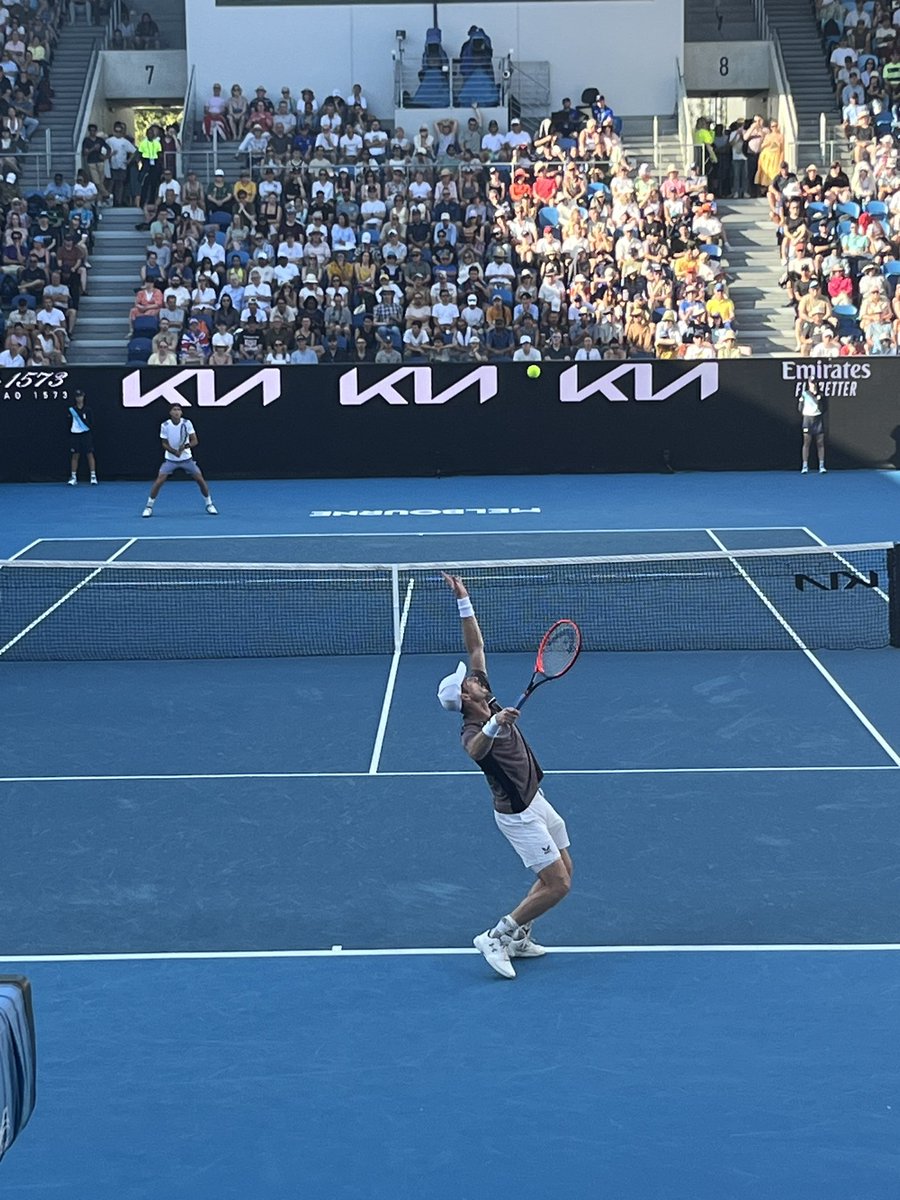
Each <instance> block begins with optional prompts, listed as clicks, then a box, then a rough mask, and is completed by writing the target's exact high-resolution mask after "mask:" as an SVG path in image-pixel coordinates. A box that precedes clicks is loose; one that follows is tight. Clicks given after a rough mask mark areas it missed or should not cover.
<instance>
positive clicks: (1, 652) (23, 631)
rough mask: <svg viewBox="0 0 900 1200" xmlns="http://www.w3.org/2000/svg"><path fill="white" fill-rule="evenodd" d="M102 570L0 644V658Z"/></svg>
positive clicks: (131, 540)
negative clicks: (3, 644)
mask: <svg viewBox="0 0 900 1200" xmlns="http://www.w3.org/2000/svg"><path fill="white" fill-rule="evenodd" d="M136 541H137V538H129V539H128V541H127V542H126V543H125V545H124V546H120V547H119V549H118V550H116V552H115V553H114V554H111V555H110V556H109V558H108V559H107V560H106V562H108V563H111V562H115V561H116V559H117V558H118V557H119V555H120V554H124V553H125V551H126V550H127V549H128V547H129V546H132V545H134V543H135V542H136ZM102 570H103V567H97V568H96V569H95V570H93V571H91V573H90V575H88V576H87V577H86V578H85V579H82V581H81V583H76V584H75V586H74V587H73V588H69V590H68V591H67V592H66V594H65V595H64V596H60V598H59V599H58V600H57V601H56V602H55V603H53V604H51V605H50V607H49V608H47V609H45V610H44V611H43V612H42V613H41V615H40V616H39V617H35V619H34V620H33V621H32V622H31V624H30V625H26V626H25V628H24V629H20V630H19V632H18V633H17V634H16V636H15V637H14V638H12V639H11V640H10V641H8V642H7V643H6V645H5V646H0V658H2V657H3V655H4V654H5V653H6V652H7V650H11V649H12V648H13V646H15V645H16V643H17V642H20V641H21V640H22V638H23V637H25V636H26V634H29V633H31V631H32V629H35V628H36V627H37V626H38V625H40V623H41V622H42V621H46V619H47V618H48V617H49V616H50V615H51V614H52V613H55V612H56V610H57V609H58V608H60V607H61V606H62V605H63V604H65V602H66V601H67V600H70V599H71V598H72V597H73V596H74V595H75V593H76V592H80V591H81V589H82V588H83V587H84V586H85V584H88V583H90V582H91V580H92V579H94V578H95V577H96V576H97V575H99V574H100V572H101V571H102Z"/></svg>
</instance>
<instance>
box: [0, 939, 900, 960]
mask: <svg viewBox="0 0 900 1200" xmlns="http://www.w3.org/2000/svg"><path fill="white" fill-rule="evenodd" d="M898 950H900V943H898V942H797V943H780V942H776V943H773V944H767V945H762V944H761V945H750V946H739V945H734V946H731V945H721V946H553V947H551V948H550V949H549V953H550V954H846V953H857V954H859V953H873V952H876V953H877V952H892V953H895V952H896V951H898ZM458 954H471V955H474V954H478V951H477V950H476V949H475V948H474V947H472V946H428V947H425V946H414V947H406V948H392V949H389V950H365V949H353V948H348V947H347V946H332V947H331V949H330V950H172V951H165V950H162V951H151V952H146V953H142V952H135V953H133V954H127V953H125V954H17V955H13V956H11V957H7V956H5V955H3V954H0V963H88V962H96V963H99V962H206V961H209V960H221V959H232V960H237V961H240V960H241V959H260V958H426V957H435V956H441V957H447V956H450V955H458Z"/></svg>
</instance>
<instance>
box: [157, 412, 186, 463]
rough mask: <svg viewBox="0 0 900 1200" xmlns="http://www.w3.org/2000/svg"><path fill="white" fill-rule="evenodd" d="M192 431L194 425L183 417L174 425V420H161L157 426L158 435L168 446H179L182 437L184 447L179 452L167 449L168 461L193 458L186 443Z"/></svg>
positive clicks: (181, 460)
mask: <svg viewBox="0 0 900 1200" xmlns="http://www.w3.org/2000/svg"><path fill="white" fill-rule="evenodd" d="M193 432H194V426H193V425H192V424H191V423H190V421H188V420H187V419H186V418H185V417H182V418H181V420H180V421H179V422H178V424H177V425H176V424H175V422H174V421H163V423H162V425H161V426H160V427H159V436H160V437H161V438H162V440H163V441H164V442H165V443H166V445H168V446H180V445H181V439H182V438H184V449H183V450H182V451H181V453H180V454H179V453H177V452H176V451H175V450H167V451H166V458H167V459H168V460H169V462H184V460H185V459H188V458H193V457H194V456H193V454H192V453H191V448H190V446H189V445H188V442H189V440H190V437H191V435H192V434H193Z"/></svg>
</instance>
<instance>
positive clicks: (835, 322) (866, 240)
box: [767, 0, 900, 358]
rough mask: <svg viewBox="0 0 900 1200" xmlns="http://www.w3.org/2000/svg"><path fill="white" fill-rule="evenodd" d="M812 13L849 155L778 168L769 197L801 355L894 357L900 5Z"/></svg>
mask: <svg viewBox="0 0 900 1200" xmlns="http://www.w3.org/2000/svg"><path fill="white" fill-rule="evenodd" d="M816 10H817V17H818V21H819V27H820V30H821V35H822V44H823V48H824V52H825V54H826V56H827V58H828V61H829V63H830V67H831V72H832V79H833V83H834V89H835V99H836V103H837V105H838V107H839V108H840V110H841V120H840V125H839V129H838V131H837V136H838V138H839V140H840V141H841V142H843V144H844V145H845V146H846V151H845V153H843V154H840V153H836V154H834V155H833V158H832V161H831V162H830V163H829V164H828V165H827V166H824V165H820V164H818V163H815V162H810V163H809V164H808V165H806V166H805V167H798V170H797V171H794V170H792V169H791V167H790V166H789V165H788V164H787V163H782V164H781V166H780V169H779V170H778V172H777V174H775V176H774V177H773V179H772V180H771V182H770V184H769V187H768V191H767V194H768V198H769V206H770V211H771V214H772V219H773V221H774V223H775V226H776V235H777V240H778V245H779V247H780V253H781V261H782V266H783V274H782V277H781V283H782V286H783V287H784V289H785V292H786V295H787V300H786V303H787V304H789V305H791V306H792V307H793V308H794V309H795V312H796V322H795V334H796V339H797V341H796V349H797V352H798V353H800V354H803V355H808V356H810V357H815V358H837V357H844V356H847V355H859V354H869V355H896V354H897V348H898V344H900V295H898V294H897V283H898V280H900V166H898V152H897V144H898V131H900V4H897V3H892V4H887V3H865V4H863V3H859V4H856V3H848V2H846V0H817V2H816ZM843 158H845V159H846V160H847V161H846V165H845V164H844V162H842V159H843Z"/></svg>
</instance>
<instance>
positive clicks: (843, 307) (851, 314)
mask: <svg viewBox="0 0 900 1200" xmlns="http://www.w3.org/2000/svg"><path fill="white" fill-rule="evenodd" d="M858 311H859V310H858V309H857V307H856V305H855V304H836V305H835V306H834V315H835V317H837V322H838V337H856V336H857V335H858V334H859V333H860V328H859V325H858V324H857V321H856V318H857V315H858Z"/></svg>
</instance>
